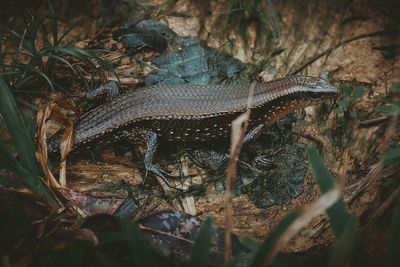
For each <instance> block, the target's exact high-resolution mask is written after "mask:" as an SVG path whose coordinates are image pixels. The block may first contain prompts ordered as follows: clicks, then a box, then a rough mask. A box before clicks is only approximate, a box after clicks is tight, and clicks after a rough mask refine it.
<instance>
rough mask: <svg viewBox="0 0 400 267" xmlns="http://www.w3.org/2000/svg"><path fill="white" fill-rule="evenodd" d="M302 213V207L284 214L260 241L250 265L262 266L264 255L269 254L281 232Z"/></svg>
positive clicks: (251, 266) (254, 266)
mask: <svg viewBox="0 0 400 267" xmlns="http://www.w3.org/2000/svg"><path fill="white" fill-rule="evenodd" d="M302 213H303V209H298V210H296V211H292V212H291V213H289V214H288V215H286V216H285V217H284V218H283V219H282V220H281V221H280V222H279V224H278V226H277V227H276V228H275V230H273V231H272V232H271V233H270V234H269V235H268V237H267V239H265V240H264V242H262V244H261V246H260V248H259V249H258V251H257V253H256V254H255V255H254V258H253V261H252V262H251V264H250V265H249V266H250V267H258V266H263V264H264V261H265V258H266V255H268V254H269V252H270V250H271V248H272V246H273V245H274V243H275V242H276V241H277V240H278V238H279V237H280V236H281V235H282V233H283V232H284V231H285V230H286V229H287V228H288V227H289V226H290V225H291V224H292V223H293V222H294V221H295V220H296V219H297V218H298V217H299V216H300V215H301V214H302Z"/></svg>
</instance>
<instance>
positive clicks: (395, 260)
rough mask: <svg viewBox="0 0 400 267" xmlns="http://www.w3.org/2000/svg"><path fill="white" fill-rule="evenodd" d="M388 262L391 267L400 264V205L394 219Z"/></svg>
mask: <svg viewBox="0 0 400 267" xmlns="http://www.w3.org/2000/svg"><path fill="white" fill-rule="evenodd" d="M387 260H388V261H387V262H388V265H387V266H389V267H395V266H398V264H399V262H400V205H398V206H397V208H396V211H395V213H394V215H393V219H392V226H391V228H390V235H389V244H388V254H387Z"/></svg>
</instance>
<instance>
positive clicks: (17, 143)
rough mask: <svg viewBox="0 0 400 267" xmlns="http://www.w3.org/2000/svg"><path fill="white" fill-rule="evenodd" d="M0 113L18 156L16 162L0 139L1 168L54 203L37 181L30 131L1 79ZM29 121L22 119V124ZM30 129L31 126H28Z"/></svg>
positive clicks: (43, 186) (37, 173) (46, 190)
mask: <svg viewBox="0 0 400 267" xmlns="http://www.w3.org/2000/svg"><path fill="white" fill-rule="evenodd" d="M0 112H1V114H2V116H3V118H4V122H5V124H6V126H7V129H8V132H9V134H10V136H11V139H12V141H13V144H14V147H15V149H16V151H17V154H18V160H19V161H17V160H16V159H15V158H14V157H13V156H12V154H11V152H10V151H9V150H8V148H7V146H6V145H5V144H4V142H3V141H2V140H1V139H0V153H1V155H0V164H1V166H2V167H3V168H4V169H6V170H9V171H10V172H13V173H14V174H15V175H17V176H19V177H20V178H21V179H22V180H23V181H24V182H25V183H26V184H27V185H28V187H29V188H31V189H33V190H35V191H36V192H38V193H40V194H43V195H45V196H46V197H47V198H48V199H51V200H53V201H55V199H54V197H53V195H52V194H51V193H50V191H49V190H48V188H47V187H46V186H45V185H44V184H43V183H42V181H41V180H40V179H39V176H38V175H39V169H38V167H37V163H36V156H35V147H34V144H33V139H32V130H27V128H26V126H25V125H24V124H23V121H22V119H21V114H20V112H19V110H18V109H17V105H16V103H15V100H14V97H13V96H12V94H11V92H10V90H9V89H8V86H7V85H6V83H5V82H4V80H3V79H1V78H0ZM30 120H31V119H29V118H28V117H25V118H24V122H28V121H30ZM28 127H32V126H28Z"/></svg>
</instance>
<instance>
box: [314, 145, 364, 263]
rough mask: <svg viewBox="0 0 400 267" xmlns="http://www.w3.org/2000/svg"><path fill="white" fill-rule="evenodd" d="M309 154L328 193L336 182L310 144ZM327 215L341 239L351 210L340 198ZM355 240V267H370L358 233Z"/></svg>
mask: <svg viewBox="0 0 400 267" xmlns="http://www.w3.org/2000/svg"><path fill="white" fill-rule="evenodd" d="M307 154H308V158H309V159H310V164H311V170H312V173H313V175H314V178H315V180H316V181H317V183H318V186H319V188H320V189H321V192H322V193H326V192H327V191H328V190H330V189H332V188H333V187H334V186H335V182H334V180H333V178H332V176H331V174H330V173H329V171H328V169H327V168H326V167H325V165H324V164H323V162H322V160H321V158H320V157H319V155H318V152H317V150H316V149H315V147H314V146H313V145H311V144H309V145H308V146H307ZM327 214H328V218H329V221H330V224H331V227H332V230H333V233H334V234H335V236H336V237H337V238H339V237H340V236H341V235H342V233H343V231H344V230H345V228H346V225H347V223H348V222H349V220H350V219H351V216H350V213H349V210H348V209H347V206H346V204H345V203H344V200H343V198H340V199H339V200H338V201H337V202H336V203H335V204H334V205H333V206H331V207H330V208H328V209H327ZM355 239H356V241H355V243H354V253H353V255H352V256H353V258H352V262H353V263H354V266H369V264H368V257H367V254H366V252H365V251H364V249H363V247H362V245H361V241H360V238H359V236H358V233H356V237H355Z"/></svg>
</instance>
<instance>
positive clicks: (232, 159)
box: [224, 83, 255, 262]
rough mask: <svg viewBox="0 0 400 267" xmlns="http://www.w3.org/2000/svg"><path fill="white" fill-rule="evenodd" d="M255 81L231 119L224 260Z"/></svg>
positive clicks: (229, 244)
mask: <svg viewBox="0 0 400 267" xmlns="http://www.w3.org/2000/svg"><path fill="white" fill-rule="evenodd" d="M254 87H255V83H252V84H251V85H250V88H249V96H248V98H247V110H246V112H244V113H243V114H242V115H240V116H239V117H237V118H236V119H235V120H233V121H232V133H231V144H230V155H229V163H228V167H227V171H226V179H227V181H226V183H227V187H226V191H225V246H224V260H225V262H228V261H229V259H230V257H231V232H232V210H233V206H232V205H233V204H232V203H233V193H232V190H233V183H234V181H235V172H236V164H237V160H238V158H239V153H240V150H241V148H242V144H243V142H242V141H243V138H244V136H245V134H246V131H247V127H248V124H249V119H250V108H249V107H250V102H251V99H252V97H253V93H254Z"/></svg>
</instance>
